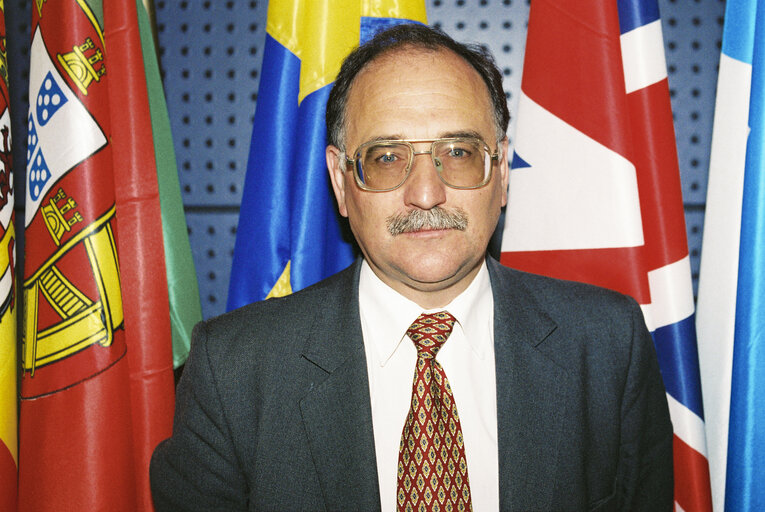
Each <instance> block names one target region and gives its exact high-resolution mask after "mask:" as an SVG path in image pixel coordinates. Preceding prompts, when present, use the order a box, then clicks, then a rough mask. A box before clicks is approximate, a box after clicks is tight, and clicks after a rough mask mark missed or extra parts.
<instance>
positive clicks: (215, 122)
mask: <svg viewBox="0 0 765 512" xmlns="http://www.w3.org/2000/svg"><path fill="white" fill-rule="evenodd" d="M5 5H6V24H7V27H8V28H7V34H8V51H9V67H10V72H11V100H12V115H13V119H14V126H13V135H14V164H15V169H16V172H17V173H19V175H21V174H22V173H23V169H24V168H25V166H26V163H25V161H24V158H25V151H26V147H25V140H26V123H25V118H26V112H27V109H28V105H27V102H26V94H27V80H28V65H29V64H28V59H29V55H28V54H29V37H30V35H29V19H30V5H31V2H27V1H26V0H6V4H5ZM155 5H156V19H157V28H158V36H159V52H160V57H161V63H162V70H163V79H164V84H165V90H166V94H167V99H168V108H169V110H170V118H171V123H172V128H173V138H174V141H175V149H176V153H177V158H178V166H179V171H178V172H179V176H180V182H181V188H182V195H183V200H184V204H185V208H186V215H187V221H188V222H187V223H188V227H189V233H190V240H191V245H192V251H193V253H194V261H195V263H196V266H197V275H198V279H199V286H200V293H201V297H202V309H203V314H204V316H205V318H209V317H210V316H213V315H216V314H219V313H222V312H223V311H224V308H225V302H226V296H227V287H228V279H229V274H230V266H231V257H232V254H233V247H234V239H235V236H236V225H237V220H238V211H239V203H240V201H241V194H242V185H243V183H244V176H245V170H246V166H247V156H248V149H249V144H250V135H251V128H252V119H253V115H254V112H255V104H256V102H257V92H258V81H259V77H260V66H261V61H262V58H263V51H262V50H263V44H264V41H265V25H266V11H267V2H266V1H264V0H259V1H255V0H214V1H213V0H155ZM427 7H428V20H429V22H430V23H431V24H433V25H436V26H439V27H440V28H442V29H443V30H445V31H446V32H447V33H449V34H450V35H452V36H453V37H455V38H456V39H458V40H461V41H477V42H481V43H484V44H487V45H488V46H489V48H490V49H491V50H492V52H493V53H494V55H495V56H496V58H497V61H498V64H499V66H500V69H502V72H503V74H504V78H505V89H506V91H507V98H508V102H509V105H510V108H511V112H515V110H516V104H517V93H518V91H519V90H520V81H521V71H522V69H523V52H524V46H525V38H526V24H527V19H528V10H529V2H528V0H429V1H428V2H427ZM659 7H660V10H661V13H662V26H663V31H664V40H665V48H666V57H667V64H668V72H669V82H670V92H671V98H672V107H673V113H674V119H675V131H676V135H677V146H678V155H679V159H680V173H681V179H682V183H683V198H684V203H685V212H686V224H687V230H688V237H689V246H690V251H691V266H692V269H693V273H694V285H695V282H696V278H697V276H698V265H699V254H700V247H701V233H702V226H703V219H704V202H705V199H706V182H707V171H708V162H709V148H710V142H711V140H710V139H711V132H712V120H713V114H714V111H713V109H714V98H715V88H716V81H717V64H718V61H719V52H720V46H721V41H720V40H721V34H722V26H723V14H724V10H725V2H724V1H723V0H659ZM514 126H515V125H514V122H511V126H510V129H509V135H510V139H511V143H512V134H513V133H514ZM16 184H17V190H16V194H17V195H16V197H17V201H18V198H23V197H24V196H23V190H20V189H19V188H20V187H21V186H23V180H21V179H17V180H16ZM18 207H19V211H18V212H17V215H18V218H19V219H22V218H23V209H22V208H21V205H19V206H18ZM19 227H21V226H19ZM22 247H23V240H20V247H19V249H21V248H22Z"/></svg>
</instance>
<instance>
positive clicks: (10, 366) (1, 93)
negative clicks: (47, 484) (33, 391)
mask: <svg viewBox="0 0 765 512" xmlns="http://www.w3.org/2000/svg"><path fill="white" fill-rule="evenodd" d="M9 104H10V101H9V96H8V59H7V55H6V46H5V6H4V3H3V1H2V0H0V144H1V145H0V510H13V509H15V508H16V474H17V465H18V464H17V462H18V450H17V441H16V440H17V435H16V301H15V296H16V286H15V281H14V280H15V270H14V269H15V264H14V262H15V260H16V258H15V241H16V240H15V232H14V227H13V223H14V214H13V202H14V200H13V199H14V194H13V169H12V167H13V159H12V158H11V118H10V114H9V112H8V105H9Z"/></svg>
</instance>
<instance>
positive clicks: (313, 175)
mask: <svg viewBox="0 0 765 512" xmlns="http://www.w3.org/2000/svg"><path fill="white" fill-rule="evenodd" d="M406 21H419V22H422V23H425V22H426V15H425V4H424V2H423V1H422V0H399V1H394V0H321V1H310V2H309V1H307V0H303V1H301V0H272V1H271V3H270V4H269V6H268V22H267V26H266V45H265V51H264V55H263V67H262V73H261V80H260V88H259V91H258V103H257V108H256V110H255V122H254V127H253V131H252V143H251V146H250V156H249V162H248V165H247V176H246V179H245V183H244V196H243V198H242V206H241V210H240V214H239V226H238V228H237V237H236V245H235V247H234V262H233V267H232V269H231V282H230V285H229V295H228V309H234V308H237V307H239V306H243V305H245V304H249V303H250V302H254V301H258V300H262V299H265V298H269V297H277V296H282V295H287V294H289V293H292V291H293V290H299V289H301V288H305V287H306V286H309V285H311V284H313V283H315V282H317V281H319V280H321V279H323V278H325V277H327V276H329V275H332V274H334V273H335V272H337V271H339V270H342V269H343V268H345V267H346V266H348V265H349V264H350V263H351V262H352V261H353V258H354V248H353V238H352V236H351V234H350V231H347V230H344V229H343V228H342V227H341V226H343V224H342V223H341V222H340V216H339V214H338V213H337V209H336V207H335V204H334V196H333V195H332V191H331V187H330V183H329V176H328V174H327V169H326V163H325V159H324V148H325V146H326V128H325V125H324V111H325V108H326V104H327V98H328V97H329V91H330V89H331V87H332V81H333V80H334V78H335V76H336V75H337V72H338V71H339V70H340V64H341V63H342V60H343V58H345V56H346V55H347V54H348V53H349V52H350V51H351V50H352V49H353V48H354V47H356V46H358V45H359V43H361V42H364V41H366V40H368V39H369V38H371V37H372V36H373V35H374V34H375V33H376V32H378V31H379V30H381V29H384V28H387V27H389V26H391V25H394V24H397V23H401V22H406Z"/></svg>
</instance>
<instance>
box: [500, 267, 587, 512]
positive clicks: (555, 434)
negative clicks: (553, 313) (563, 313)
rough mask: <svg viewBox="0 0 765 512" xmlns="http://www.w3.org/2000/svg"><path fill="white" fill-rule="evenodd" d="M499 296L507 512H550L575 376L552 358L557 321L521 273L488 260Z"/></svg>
mask: <svg viewBox="0 0 765 512" xmlns="http://www.w3.org/2000/svg"><path fill="white" fill-rule="evenodd" d="M488 263H489V271H490V276H491V281H492V290H493V293H494V345H495V358H496V367H497V429H498V444H499V474H500V483H499V485H500V489H499V491H500V509H501V510H529V509H534V510H547V509H549V507H550V504H551V499H552V497H553V490H554V485H553V483H554V482H555V478H556V471H557V469H558V463H559V459H558V457H559V443H560V442H561V441H562V440H563V439H564V438H565V435H566V433H565V431H564V427H565V420H564V418H565V417H566V416H567V406H568V404H569V403H570V398H571V396H570V395H571V393H570V390H571V389H573V386H572V385H571V384H570V382H571V376H570V375H569V374H568V373H566V372H565V371H564V370H563V368H561V367H560V366H558V365H557V364H556V363H555V362H554V361H553V359H551V358H550V357H548V355H546V354H545V349H546V347H545V346H544V340H545V339H546V338H547V337H548V336H550V334H551V333H552V332H553V331H554V330H555V329H556V324H555V322H554V321H553V320H552V319H551V318H550V317H549V316H547V315H546V314H545V313H544V311H542V310H541V309H540V308H539V307H538V306H537V305H536V303H535V301H534V299H533V297H532V295H531V294H530V292H528V290H527V289H526V288H525V286H524V284H523V283H522V282H521V281H520V280H519V279H517V277H516V276H517V274H516V273H515V272H514V271H508V270H506V269H504V270H502V269H499V264H498V263H497V262H495V261H493V260H491V259H489V261H488Z"/></svg>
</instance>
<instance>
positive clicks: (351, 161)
mask: <svg viewBox="0 0 765 512" xmlns="http://www.w3.org/2000/svg"><path fill="white" fill-rule="evenodd" d="M460 140H475V141H478V142H480V143H481V144H483V148H484V149H485V150H486V153H487V154H488V155H489V162H490V163H489V173H488V174H487V176H486V177H485V178H484V180H483V181H482V182H481V183H479V184H478V185H471V186H468V187H460V186H456V185H452V184H451V183H447V182H446V180H444V177H443V176H442V175H441V171H440V170H439V169H438V166H437V165H436V162H435V157H434V156H433V148H434V147H435V145H436V144H437V143H439V142H453V141H460ZM427 142H429V143H430V150H429V151H415V149H414V144H422V143H427ZM401 143H403V144H405V145H406V146H408V147H409V149H410V150H411V151H410V152H409V161H408V162H407V164H406V174H404V178H403V179H402V180H401V183H399V184H398V185H396V186H395V187H391V188H382V189H378V188H370V187H369V186H367V185H365V184H364V183H363V182H362V181H361V178H360V177H359V173H358V171H357V169H356V161H357V160H358V158H348V156H347V155H346V153H345V152H344V151H343V152H342V153H341V154H340V155H339V156H340V160H341V161H342V160H343V159H345V165H346V170H347V167H348V166H349V165H350V166H351V170H352V172H353V178H354V180H355V181H356V184H357V185H358V186H359V188H361V189H362V190H366V191H367V192H391V191H393V190H396V189H398V188H400V187H401V186H402V185H403V184H404V183H406V180H407V179H409V175H410V174H411V173H412V167H414V157H416V156H417V155H428V154H429V155H430V162H431V163H432V164H433V167H434V168H435V169H436V174H438V179H439V180H441V183H443V184H444V185H446V186H447V187H449V188H453V189H457V190H474V189H477V188H481V187H484V186H486V184H487V183H489V182H490V181H491V177H492V176H493V174H494V164H495V162H499V160H500V158H501V157H502V146H501V145H500V144H497V149H496V150H495V151H494V153H493V154H492V153H491V148H490V147H489V145H488V144H486V142H485V141H484V140H483V139H481V138H480V137H470V136H468V137H442V138H438V139H373V140H369V141H367V142H365V143H363V144H361V145H360V146H359V147H358V148H356V151H354V152H353V154H354V155H358V154H359V152H360V151H361V150H362V149H363V148H364V147H365V146H370V145H372V144H401Z"/></svg>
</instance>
